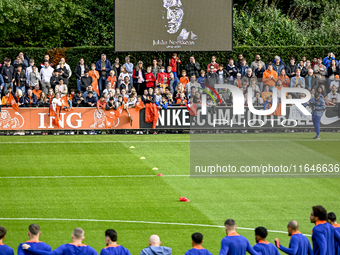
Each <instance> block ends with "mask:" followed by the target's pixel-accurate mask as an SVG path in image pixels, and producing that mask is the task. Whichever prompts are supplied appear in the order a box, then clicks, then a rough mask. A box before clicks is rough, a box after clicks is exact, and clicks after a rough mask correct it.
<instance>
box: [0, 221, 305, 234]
mask: <svg viewBox="0 0 340 255" xmlns="http://www.w3.org/2000/svg"><path fill="white" fill-rule="evenodd" d="M0 220H13V221H19V220H22V221H83V222H115V223H138V224H157V225H177V226H195V227H208V228H224V226H219V225H207V224H194V223H178V222H157V221H136V220H98V219H60V218H0ZM237 228H238V229H241V230H251V231H254V229H255V228H243V227H237ZM267 231H268V232H272V233H281V234H287V231H279V230H267ZM304 235H305V236H311V235H308V234H304Z"/></svg>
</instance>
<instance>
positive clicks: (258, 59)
mask: <svg viewBox="0 0 340 255" xmlns="http://www.w3.org/2000/svg"><path fill="white" fill-rule="evenodd" d="M260 63H261V65H262V67H264V66H265V63H264V62H263V61H261V56H260V54H257V55H256V56H255V61H254V62H253V63H251V65H250V68H251V70H253V72H255V70H256V69H258V66H259V64H260Z"/></svg>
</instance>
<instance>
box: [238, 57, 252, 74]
mask: <svg viewBox="0 0 340 255" xmlns="http://www.w3.org/2000/svg"><path fill="white" fill-rule="evenodd" d="M248 69H251V68H250V67H249V66H248V64H247V60H246V59H245V58H243V59H242V62H241V65H240V67H239V68H238V72H239V73H240V74H241V78H243V76H245V75H246V74H247V70H248Z"/></svg>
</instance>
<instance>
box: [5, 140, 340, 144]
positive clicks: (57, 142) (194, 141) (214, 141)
mask: <svg viewBox="0 0 340 255" xmlns="http://www.w3.org/2000/svg"><path fill="white" fill-rule="evenodd" d="M320 141H324V142H339V141H340V139H321V140H320ZM320 141H319V140H318V141H316V140H314V139H298V140H287V139H285V140H192V141H190V140H183V141H50V142H43V141H41V142H40V141H39V142H29V141H28V142H27V141H25V142H24V141H22V142H20V141H19V142H0V144H69V143H73V144H74V143H78V144H84V143H223V142H228V143H229V142H230V143H232V142H320Z"/></svg>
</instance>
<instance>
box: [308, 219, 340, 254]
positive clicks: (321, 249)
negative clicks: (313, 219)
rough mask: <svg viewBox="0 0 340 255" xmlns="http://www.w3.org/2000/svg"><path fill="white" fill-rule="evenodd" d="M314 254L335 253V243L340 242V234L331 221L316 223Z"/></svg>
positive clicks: (313, 236)
mask: <svg viewBox="0 0 340 255" xmlns="http://www.w3.org/2000/svg"><path fill="white" fill-rule="evenodd" d="M312 241H313V251H314V255H333V254H335V243H340V235H339V233H338V232H337V231H335V228H334V227H333V226H332V225H331V224H329V223H322V222H321V223H319V224H318V223H316V224H315V227H314V228H313V235H312Z"/></svg>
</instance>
